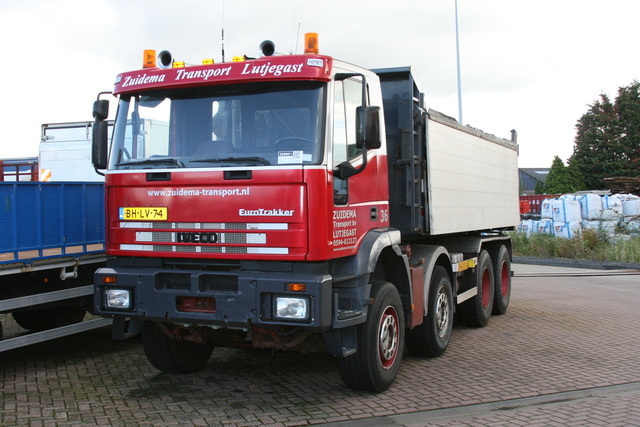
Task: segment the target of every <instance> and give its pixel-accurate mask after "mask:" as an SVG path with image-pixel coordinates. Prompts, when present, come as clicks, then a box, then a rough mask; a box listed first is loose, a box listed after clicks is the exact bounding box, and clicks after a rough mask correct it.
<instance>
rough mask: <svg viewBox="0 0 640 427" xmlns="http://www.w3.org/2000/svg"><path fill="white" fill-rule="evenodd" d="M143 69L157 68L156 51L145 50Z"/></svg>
mask: <svg viewBox="0 0 640 427" xmlns="http://www.w3.org/2000/svg"><path fill="white" fill-rule="evenodd" d="M142 68H156V51H155V50H153V49H145V50H144V53H143V56H142Z"/></svg>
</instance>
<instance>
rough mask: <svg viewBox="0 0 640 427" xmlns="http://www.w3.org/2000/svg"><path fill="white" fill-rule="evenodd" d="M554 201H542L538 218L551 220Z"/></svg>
mask: <svg viewBox="0 0 640 427" xmlns="http://www.w3.org/2000/svg"><path fill="white" fill-rule="evenodd" d="M554 200H555V199H544V200H543V201H542V204H541V205H540V216H541V217H542V218H544V219H553V201H554Z"/></svg>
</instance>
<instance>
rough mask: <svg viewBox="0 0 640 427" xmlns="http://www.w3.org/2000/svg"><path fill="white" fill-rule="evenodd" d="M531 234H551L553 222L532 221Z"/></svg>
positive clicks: (545, 220)
mask: <svg viewBox="0 0 640 427" xmlns="http://www.w3.org/2000/svg"><path fill="white" fill-rule="evenodd" d="M533 234H553V221H550V220H548V219H543V220H542V221H533Z"/></svg>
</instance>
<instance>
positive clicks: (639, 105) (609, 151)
mask: <svg viewBox="0 0 640 427" xmlns="http://www.w3.org/2000/svg"><path fill="white" fill-rule="evenodd" d="M639 90H640V83H639V82H638V81H635V80H634V81H633V83H631V84H630V85H629V86H626V87H621V88H619V89H618V96H617V97H616V99H615V101H614V102H613V103H612V102H611V100H610V99H609V97H608V96H607V95H606V94H601V95H600V97H599V99H596V101H595V102H594V103H593V104H592V105H590V106H589V110H588V111H587V112H586V113H585V114H584V115H583V116H582V117H581V118H580V119H579V120H578V123H577V124H576V129H577V134H576V138H575V146H574V148H573V155H572V156H571V158H570V159H569V165H570V166H571V167H574V168H576V169H577V170H579V171H580V172H581V173H582V175H583V176H584V180H585V184H586V187H587V188H588V189H590V190H597V189H602V188H604V184H603V183H602V179H603V178H607V177H615V176H626V177H636V176H639V175H640V94H639ZM545 190H546V187H545Z"/></svg>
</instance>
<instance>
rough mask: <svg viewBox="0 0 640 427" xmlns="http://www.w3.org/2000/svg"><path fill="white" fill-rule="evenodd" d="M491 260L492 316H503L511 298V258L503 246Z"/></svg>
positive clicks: (492, 255) (494, 253)
mask: <svg viewBox="0 0 640 427" xmlns="http://www.w3.org/2000/svg"><path fill="white" fill-rule="evenodd" d="M491 259H492V260H493V274H494V276H495V277H494V295H493V314H504V313H506V312H507V307H509V300H510V298H511V258H510V257H509V251H508V250H507V247H506V246H504V245H500V248H499V249H498V250H497V251H495V252H493V253H492V254H491Z"/></svg>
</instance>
